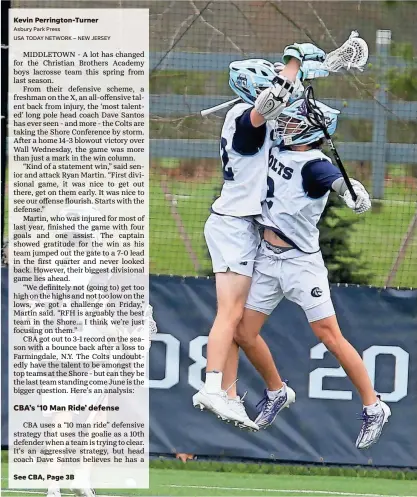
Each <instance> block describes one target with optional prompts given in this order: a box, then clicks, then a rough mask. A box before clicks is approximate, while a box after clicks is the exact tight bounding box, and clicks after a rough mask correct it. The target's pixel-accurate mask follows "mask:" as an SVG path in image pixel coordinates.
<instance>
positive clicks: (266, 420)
mask: <svg viewBox="0 0 417 497" xmlns="http://www.w3.org/2000/svg"><path fill="white" fill-rule="evenodd" d="M284 385H285V389H284V392H283V393H282V394H280V395H278V396H277V397H275V398H274V399H270V398H269V397H268V390H265V391H264V397H263V399H261V400H260V402H258V404H257V406H256V407H257V408H258V412H259V414H258V417H257V418H256V419H255V423H256V424H257V425H258V426H259V428H264V429H265V428H268V426H270V425H271V424H272V423H273V422H274V421H275V418H276V417H277V416H278V414H279V413H280V412H281V411H282V409H284V407H290V404H292V403H293V402H295V392H294V390H293V389H292V388H290V387H288V386H287V385H286V383H284Z"/></svg>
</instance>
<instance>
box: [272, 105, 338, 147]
mask: <svg viewBox="0 0 417 497" xmlns="http://www.w3.org/2000/svg"><path fill="white" fill-rule="evenodd" d="M316 103H317V105H318V107H319V109H320V110H321V111H322V112H323V115H324V119H325V123H326V127H327V130H328V132H329V134H330V135H332V134H333V133H334V132H335V131H336V126H337V115H338V114H339V111H338V110H336V109H332V108H331V107H328V106H327V105H325V104H323V103H321V102H316ZM275 130H276V133H277V135H278V136H279V137H280V138H281V140H282V141H283V143H284V145H287V146H290V145H308V144H310V143H314V142H317V141H319V140H320V139H322V138H324V133H323V130H322V129H321V128H320V126H318V124H317V123H315V122H314V121H311V120H310V119H309V116H308V114H307V108H306V105H305V102H304V100H303V99H299V100H296V101H295V102H293V103H292V104H291V105H290V106H288V107H287V108H286V109H285V110H284V111H283V112H282V114H281V115H280V116H278V118H277V120H276V125H275Z"/></svg>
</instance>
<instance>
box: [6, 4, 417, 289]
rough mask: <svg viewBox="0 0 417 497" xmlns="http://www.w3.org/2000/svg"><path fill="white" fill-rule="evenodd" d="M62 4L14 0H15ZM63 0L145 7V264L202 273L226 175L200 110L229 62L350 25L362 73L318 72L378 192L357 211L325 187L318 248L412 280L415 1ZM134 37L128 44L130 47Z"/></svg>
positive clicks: (222, 88)
mask: <svg viewBox="0 0 417 497" xmlns="http://www.w3.org/2000/svg"><path fill="white" fill-rule="evenodd" d="M46 6H47V7H64V6H65V7H68V2H65V1H59V2H57V1H52V0H49V1H47V2H46V1H43V2H42V1H15V2H12V7H31V8H33V7H46ZM71 7H73V8H75V7H86V8H88V7H89V8H103V7H107V8H133V7H144V8H149V9H150V19H151V26H150V36H151V40H150V42H151V44H150V46H151V61H150V62H151V92H152V95H151V107H150V108H151V139H152V140H151V251H150V252H151V265H150V267H151V272H152V273H155V274H176V275H209V274H210V271H211V266H210V259H209V256H208V252H207V249H206V247H205V242H204V237H203V227H204V222H205V220H206V218H207V217H208V215H209V207H210V204H211V202H212V201H213V198H214V197H215V196H216V195H217V194H218V193H219V191H220V187H221V183H222V176H221V166H220V161H219V154H218V149H219V145H218V140H219V133H220V129H221V125H222V120H223V117H224V113H223V114H222V113H218V114H216V115H215V116H211V117H208V118H201V117H200V115H199V111H200V110H201V109H202V108H206V107H209V106H212V105H215V104H217V103H220V102H223V101H226V100H229V99H230V98H232V97H233V94H232V92H231V90H230V89H229V87H228V64H229V63H230V62H231V61H232V60H235V59H243V58H248V57H262V58H266V59H268V60H271V61H273V62H275V61H278V60H280V58H281V55H280V52H282V50H283V48H284V47H285V45H287V44H290V43H292V42H294V41H298V42H307V41H311V42H313V43H316V44H318V45H319V46H320V47H321V48H323V49H324V50H326V51H330V50H332V49H334V48H335V47H336V46H339V45H341V44H342V43H343V42H344V41H345V40H346V39H347V38H348V36H349V34H350V32H351V31H352V30H354V29H356V30H358V31H359V33H360V35H361V36H362V37H363V38H365V39H366V41H367V42H368V44H369V48H370V54H371V56H370V61H369V65H368V67H367V68H366V70H365V71H364V72H363V73H355V74H352V73H346V74H342V75H340V74H337V75H335V74H334V75H331V76H330V77H329V78H327V79H324V80H320V81H317V82H315V83H314V86H315V88H316V94H317V96H318V98H320V99H323V100H324V101H325V102H326V103H328V104H329V105H331V106H334V107H336V108H338V109H340V110H341V111H342V116H341V119H340V125H339V128H338V131H337V142H338V148H339V149H340V154H341V156H342V158H343V159H344V161H345V162H346V165H347V169H348V171H349V173H350V175H351V176H354V177H356V178H358V179H359V180H360V181H362V182H364V183H365V185H366V186H367V187H368V188H369V190H370V191H371V194H372V197H373V199H374V203H373V210H372V212H371V213H368V214H366V215H365V216H362V217H356V216H355V215H354V214H352V213H351V212H349V211H348V210H347V209H346V208H343V206H342V205H341V203H340V202H339V200H338V199H337V198H336V197H331V200H330V202H329V205H328V208H327V209H326V211H325V213H324V217H323V220H322V240H321V244H322V249H323V254H324V257H325V259H326V262H327V265H328V267H329V270H330V279H331V281H332V282H334V283H357V284H367V285H376V286H385V285H387V286H400V287H417V204H416V200H417V145H416V143H417V58H416V56H415V54H416V49H417V30H416V25H417V3H416V2H395V1H389V2H388V1H360V0H359V1H340V2H329V1H325V2H322V1H313V2H308V1H296V2H294V1H293V2H287V1H262V0H260V1H227V2H226V1H193V0H183V1H175V0H173V1H170V2H165V1H148V2H145V1H143V2H142V1H131V2H127V1H123V0H120V1H114V2H113V1H106V2H103V1H74V2H71ZM133 48H134V47H132V49H133Z"/></svg>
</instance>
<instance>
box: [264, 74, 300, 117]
mask: <svg viewBox="0 0 417 497" xmlns="http://www.w3.org/2000/svg"><path fill="white" fill-rule="evenodd" d="M293 91H294V83H293V82H292V81H290V80H289V79H287V78H285V77H284V76H280V75H278V76H277V77H276V78H275V80H274V85H273V86H270V87H269V88H266V89H265V90H263V91H262V92H261V93H260V94H259V95H258V98H257V99H256V101H255V110H256V111H257V112H258V113H259V114H260V115H261V116H262V117H263V118H264V119H265V120H266V121H270V120H273V119H276V118H277V117H278V116H279V115H280V114H281V112H282V111H283V110H284V109H285V107H286V105H287V103H288V100H289V99H290V97H291V95H292V93H293Z"/></svg>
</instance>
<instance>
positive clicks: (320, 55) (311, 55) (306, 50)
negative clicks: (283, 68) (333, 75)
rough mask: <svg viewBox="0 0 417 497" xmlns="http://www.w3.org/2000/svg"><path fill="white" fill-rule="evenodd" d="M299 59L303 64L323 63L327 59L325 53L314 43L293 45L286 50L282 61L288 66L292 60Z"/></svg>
mask: <svg viewBox="0 0 417 497" xmlns="http://www.w3.org/2000/svg"><path fill="white" fill-rule="evenodd" d="M291 57H293V58H294V59H298V60H299V61H300V62H301V64H303V63H304V62H305V61H307V60H315V61H319V62H323V61H324V59H325V58H326V54H325V52H324V51H323V50H322V49H321V48H318V47H316V45H313V44H312V43H293V44H292V45H288V46H287V47H285V49H284V54H283V56H282V60H283V62H284V64H287V63H288V61H289V60H290V58H291Z"/></svg>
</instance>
